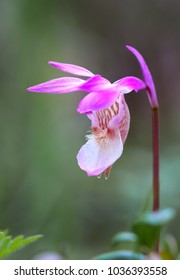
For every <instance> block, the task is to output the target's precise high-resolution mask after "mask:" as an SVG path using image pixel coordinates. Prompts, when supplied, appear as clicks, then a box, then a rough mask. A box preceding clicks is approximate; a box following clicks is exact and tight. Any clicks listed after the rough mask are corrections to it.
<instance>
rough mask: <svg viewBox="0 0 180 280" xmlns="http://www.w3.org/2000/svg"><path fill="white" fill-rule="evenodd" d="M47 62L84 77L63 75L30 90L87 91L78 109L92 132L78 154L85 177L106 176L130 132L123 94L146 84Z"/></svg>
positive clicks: (133, 78)
mask: <svg viewBox="0 0 180 280" xmlns="http://www.w3.org/2000/svg"><path fill="white" fill-rule="evenodd" d="M49 64H50V65H51V66H53V67H55V68H57V69H59V70H61V71H64V72H67V73H70V74H74V75H77V76H81V77H86V79H85V80H84V79H80V78H74V77H62V78H57V79H53V80H50V81H48V82H45V83H41V84H38V85H36V86H33V87H29V88H28V89H27V90H28V91H32V92H46V93H53V94H63V93H70V92H74V91H80V90H82V91H85V92H88V94H87V95H86V96H85V97H84V98H82V100H81V101H80V103H79V105H78V108H77V111H78V112H79V113H80V114H86V115H87V116H88V118H89V119H90V120H91V134H90V135H88V136H87V142H86V144H85V145H83V146H82V147H81V149H80V151H79V153H78V155H77V160H78V164H79V166H80V168H81V169H82V170H84V171H86V172H87V174H88V176H98V177H100V175H101V173H102V172H104V173H105V178H108V176H109V173H110V170H111V166H112V165H113V163H114V162H115V161H116V160H117V159H118V158H119V157H120V156H121V154H122V152H123V145H124V143H125V140H126V137H127V135H128V131H129V124H130V115H129V109H128V106H127V104H126V101H125V98H124V94H126V93H129V92H131V91H133V90H134V91H136V92H137V91H139V90H141V89H144V88H145V87H146V86H145V83H144V82H143V81H142V80H140V79H138V78H136V77H133V76H128V77H124V78H122V79H120V80H117V81H116V82H114V83H111V82H110V81H108V80H107V79H105V78H103V77H102V76H101V75H96V74H93V73H92V72H90V71H89V70H87V69H85V68H83V67H80V66H77V65H73V64H66V63H58V62H52V61H50V62H49Z"/></svg>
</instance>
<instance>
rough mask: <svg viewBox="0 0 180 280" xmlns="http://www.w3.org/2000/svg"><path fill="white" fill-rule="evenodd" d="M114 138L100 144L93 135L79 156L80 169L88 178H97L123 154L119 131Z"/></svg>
mask: <svg viewBox="0 0 180 280" xmlns="http://www.w3.org/2000/svg"><path fill="white" fill-rule="evenodd" d="M114 133H115V135H114V136H113V137H112V138H108V139H107V140H106V141H103V140H102V141H101V142H98V141H97V140H96V138H95V137H94V136H93V135H92V138H90V139H89V140H88V141H87V142H86V144H85V145H83V146H82V147H81V149H80V151H79V153H78V155H77V160H78V164H79V166H80V168H81V169H82V170H84V171H86V172H87V174H88V176H97V175H99V174H101V173H102V172H103V171H105V170H106V169H107V168H108V167H110V166H111V165H112V164H113V163H114V162H115V161H116V160H117V159H118V158H119V157H120V156H121V154H122V152H123V144H122V140H121V137H120V134H119V130H118V129H117V130H116V131H115V132H114Z"/></svg>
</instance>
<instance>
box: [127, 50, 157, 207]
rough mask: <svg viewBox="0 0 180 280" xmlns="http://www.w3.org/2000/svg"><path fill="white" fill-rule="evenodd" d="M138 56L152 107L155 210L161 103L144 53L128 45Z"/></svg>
mask: <svg viewBox="0 0 180 280" xmlns="http://www.w3.org/2000/svg"><path fill="white" fill-rule="evenodd" d="M126 47H127V49H128V50H130V51H131V52H132V53H133V54H134V55H135V56H136V58H137V60H138V62H139V64H140V67H141V70H142V74H143V78H144V82H145V84H146V91H147V96H148V99H149V102H150V105H151V108H152V138H153V139H152V140H153V211H157V210H159V188H160V185H159V104H158V100H157V95H156V90H155V86H154V82H153V79H152V76H151V73H150V71H149V68H148V66H147V64H146V62H145V60H144V58H143V57H142V55H141V54H140V53H139V52H138V51H137V50H136V49H135V48H133V47H130V46H126Z"/></svg>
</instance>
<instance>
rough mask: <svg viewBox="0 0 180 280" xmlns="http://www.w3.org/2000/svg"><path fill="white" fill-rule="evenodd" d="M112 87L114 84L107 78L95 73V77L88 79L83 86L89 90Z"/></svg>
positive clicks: (82, 87) (82, 88)
mask: <svg viewBox="0 0 180 280" xmlns="http://www.w3.org/2000/svg"><path fill="white" fill-rule="evenodd" d="M110 87H112V84H111V83H110V81H108V80H107V79H105V78H103V77H101V76H100V75H94V77H92V78H90V79H88V80H87V81H86V82H85V83H84V84H83V85H82V86H81V90H84V91H87V92H93V91H101V90H104V89H107V88H110Z"/></svg>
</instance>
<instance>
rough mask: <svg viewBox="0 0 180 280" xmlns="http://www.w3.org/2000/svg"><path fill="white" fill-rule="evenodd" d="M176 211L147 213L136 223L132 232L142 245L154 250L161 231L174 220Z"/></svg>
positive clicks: (167, 210) (164, 210)
mask: <svg viewBox="0 0 180 280" xmlns="http://www.w3.org/2000/svg"><path fill="white" fill-rule="evenodd" d="M174 216H175V211H174V210H173V209H170V208H167V209H163V210H159V211H157V212H147V213H145V214H143V215H142V216H140V217H139V218H138V220H137V221H136V222H135V223H134V225H133V227H132V230H133V232H134V233H136V234H137V235H138V237H139V240H140V243H141V245H144V246H146V247H147V248H149V249H152V248H153V247H154V246H155V243H156V241H157V240H158V238H159V235H160V232H161V230H162V229H163V228H164V227H165V226H166V225H167V224H168V223H169V222H170V221H171V220H172V219H173V218H174Z"/></svg>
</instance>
